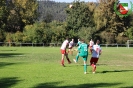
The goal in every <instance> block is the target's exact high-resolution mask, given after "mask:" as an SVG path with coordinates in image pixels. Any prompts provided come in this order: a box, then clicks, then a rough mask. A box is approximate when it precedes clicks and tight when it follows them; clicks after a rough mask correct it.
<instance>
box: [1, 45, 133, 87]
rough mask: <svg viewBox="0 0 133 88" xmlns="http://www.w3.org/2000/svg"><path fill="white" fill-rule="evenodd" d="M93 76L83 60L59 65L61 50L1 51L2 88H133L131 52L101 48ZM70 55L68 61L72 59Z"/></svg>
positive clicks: (131, 49)
mask: <svg viewBox="0 0 133 88" xmlns="http://www.w3.org/2000/svg"><path fill="white" fill-rule="evenodd" d="M102 50H103V53H102V55H101V56H100V59H99V62H98V64H97V72H96V74H92V72H91V67H90V66H89V59H90V57H91V55H89V57H88V62H87V64H88V68H87V70H88V74H86V75H85V74H83V60H82V58H81V57H80V58H79V62H78V63H77V64H75V63H71V64H68V63H67V61H66V60H65V65H66V67H62V66H61V65H60V60H61V54H60V47H0V87H1V88H93V87H94V88H97V87H105V88H109V87H110V88H132V87H133V81H132V80H133V76H132V75H133V53H132V52H133V48H129V49H128V48H124V47H123V48H116V47H112V48H105V47H103V48H102ZM75 55H76V52H74V55H73V56H71V55H69V57H70V59H71V61H72V59H73V58H75Z"/></svg>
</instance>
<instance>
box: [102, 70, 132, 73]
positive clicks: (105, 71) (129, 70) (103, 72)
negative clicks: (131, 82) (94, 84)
mask: <svg viewBox="0 0 133 88" xmlns="http://www.w3.org/2000/svg"><path fill="white" fill-rule="evenodd" d="M129 71H133V70H114V71H102V72H99V73H112V72H113V73H114V72H129Z"/></svg>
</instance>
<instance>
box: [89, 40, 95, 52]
mask: <svg viewBox="0 0 133 88" xmlns="http://www.w3.org/2000/svg"><path fill="white" fill-rule="evenodd" d="M93 45H94V42H93V40H92V39H91V40H90V42H89V50H90V53H91V54H92V47H93Z"/></svg>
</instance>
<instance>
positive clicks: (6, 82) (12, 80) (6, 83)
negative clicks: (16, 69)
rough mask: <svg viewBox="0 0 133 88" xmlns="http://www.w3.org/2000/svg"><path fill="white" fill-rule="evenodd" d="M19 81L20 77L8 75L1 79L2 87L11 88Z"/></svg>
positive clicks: (0, 85)
mask: <svg viewBox="0 0 133 88" xmlns="http://www.w3.org/2000/svg"><path fill="white" fill-rule="evenodd" d="M19 81H22V80H18V77H7V78H2V79H0V87H1V88H11V87H12V86H14V85H16V84H17V83H18V82H19Z"/></svg>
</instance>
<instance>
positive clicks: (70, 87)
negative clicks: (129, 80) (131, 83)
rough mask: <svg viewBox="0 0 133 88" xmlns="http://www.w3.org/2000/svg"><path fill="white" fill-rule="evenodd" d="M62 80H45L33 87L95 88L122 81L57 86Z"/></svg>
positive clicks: (113, 84)
mask: <svg viewBox="0 0 133 88" xmlns="http://www.w3.org/2000/svg"><path fill="white" fill-rule="evenodd" d="M62 83H63V82H47V83H40V84H38V85H36V86H34V87H33V88H96V87H105V88H106V87H111V86H112V87H114V86H117V85H120V84H122V83H91V84H90V83H86V84H78V85H66V86H58V85H60V84H62Z"/></svg>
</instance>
